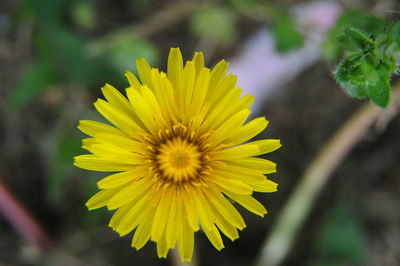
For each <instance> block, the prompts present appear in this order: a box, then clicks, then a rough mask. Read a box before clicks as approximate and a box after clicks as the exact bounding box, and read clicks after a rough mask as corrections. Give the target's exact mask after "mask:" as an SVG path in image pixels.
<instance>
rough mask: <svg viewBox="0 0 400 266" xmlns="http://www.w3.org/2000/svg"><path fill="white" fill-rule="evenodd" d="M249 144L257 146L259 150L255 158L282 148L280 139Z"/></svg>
mask: <svg viewBox="0 0 400 266" xmlns="http://www.w3.org/2000/svg"><path fill="white" fill-rule="evenodd" d="M249 144H252V145H257V146H258V148H259V151H258V152H257V153H256V154H254V156H257V155H261V154H265V153H269V152H273V151H275V150H277V149H279V148H280V147H281V146H282V145H281V141H280V140H279V139H262V140H257V141H253V142H250V143H249Z"/></svg>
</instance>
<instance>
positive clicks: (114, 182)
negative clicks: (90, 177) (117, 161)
mask: <svg viewBox="0 0 400 266" xmlns="http://www.w3.org/2000/svg"><path fill="white" fill-rule="evenodd" d="M147 174H148V169H147V167H141V166H137V167H135V168H133V169H131V170H129V171H125V172H120V173H116V174H113V175H109V176H107V177H106V178H103V179H102V180H100V181H99V182H97V186H98V187H99V188H102V189H105V188H114V187H118V186H121V185H123V184H126V183H128V182H131V181H134V180H136V179H138V178H141V177H144V176H146V175H147Z"/></svg>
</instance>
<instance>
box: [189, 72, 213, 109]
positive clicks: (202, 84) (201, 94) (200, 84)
mask: <svg viewBox="0 0 400 266" xmlns="http://www.w3.org/2000/svg"><path fill="white" fill-rule="evenodd" d="M209 83H210V70H209V69H206V68H204V69H203V70H201V71H200V73H199V77H198V78H197V81H196V85H195V86H194V89H193V95H192V101H191V105H192V107H193V109H192V112H193V113H198V112H199V111H200V110H201V108H202V107H203V104H204V101H205V99H206V96H207V91H208V86H209Z"/></svg>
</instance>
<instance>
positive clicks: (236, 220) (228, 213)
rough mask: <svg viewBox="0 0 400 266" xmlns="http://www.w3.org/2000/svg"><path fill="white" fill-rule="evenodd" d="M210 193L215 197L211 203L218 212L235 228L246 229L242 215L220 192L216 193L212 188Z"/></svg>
mask: <svg viewBox="0 0 400 266" xmlns="http://www.w3.org/2000/svg"><path fill="white" fill-rule="evenodd" d="M209 192H210V193H211V195H212V196H213V198H214V199H213V200H212V201H211V203H212V205H214V207H215V209H217V210H218V212H219V213H221V215H222V216H223V217H225V218H226V219H227V220H229V221H230V222H231V223H232V224H233V225H234V226H235V227H237V228H239V229H240V230H242V229H243V228H245V227H246V224H245V223H244V220H243V218H242V216H241V215H240V213H239V212H238V211H237V210H236V209H235V207H233V205H232V204H231V203H230V202H229V200H227V199H226V198H225V196H223V195H222V194H221V193H220V192H218V191H216V190H215V189H213V188H210V190H209Z"/></svg>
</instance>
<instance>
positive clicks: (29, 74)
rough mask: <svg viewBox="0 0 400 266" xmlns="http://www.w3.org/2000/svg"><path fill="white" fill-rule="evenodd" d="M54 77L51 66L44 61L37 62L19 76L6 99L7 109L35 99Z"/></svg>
mask: <svg viewBox="0 0 400 266" xmlns="http://www.w3.org/2000/svg"><path fill="white" fill-rule="evenodd" d="M54 80H55V78H54V75H53V72H52V69H51V66H50V65H49V64H47V63H46V62H37V63H35V64H33V65H32V66H31V67H29V68H28V69H27V70H26V71H25V72H24V73H23V74H22V75H21V77H20V79H19V81H18V83H17V85H16V87H15V89H14V90H13V91H12V92H11V94H10V95H9V96H8V98H7V100H6V105H7V107H8V109H9V110H12V111H13V110H17V109H19V108H20V107H22V106H23V105H25V104H26V103H28V102H29V101H30V100H32V99H35V98H36V97H38V96H39V95H40V94H41V93H43V92H44V91H45V90H47V89H48V88H49V85H50V84H52V83H53V82H54Z"/></svg>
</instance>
